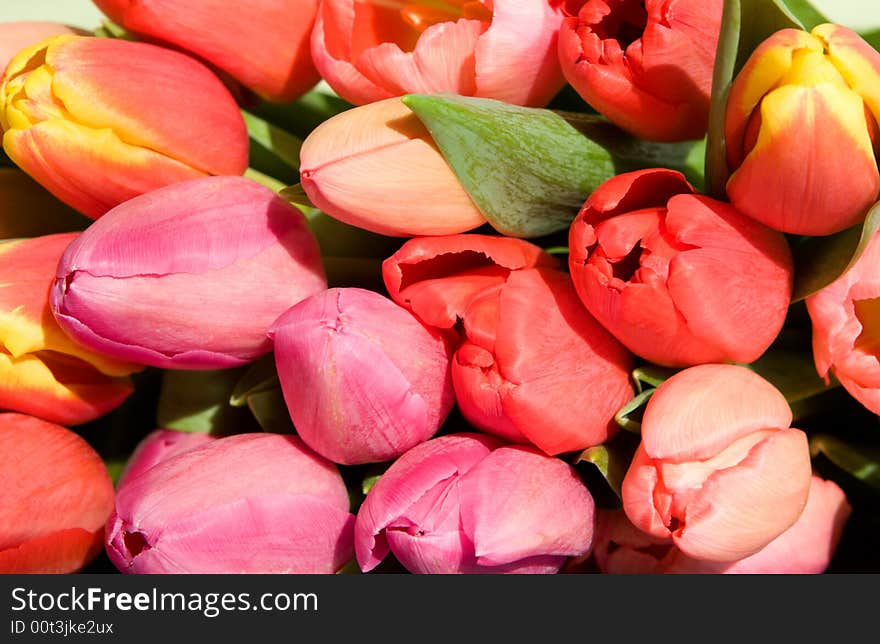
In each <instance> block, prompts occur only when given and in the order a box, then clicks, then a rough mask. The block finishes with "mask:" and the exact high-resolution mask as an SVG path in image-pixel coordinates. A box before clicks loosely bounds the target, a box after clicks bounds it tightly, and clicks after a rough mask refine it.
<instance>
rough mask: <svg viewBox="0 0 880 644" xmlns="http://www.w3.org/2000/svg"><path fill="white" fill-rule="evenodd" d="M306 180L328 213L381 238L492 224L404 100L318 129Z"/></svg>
mask: <svg viewBox="0 0 880 644" xmlns="http://www.w3.org/2000/svg"><path fill="white" fill-rule="evenodd" d="M300 179H301V183H302V187H303V189H304V190H305V192H306V194H307V195H308V197H309V199H310V200H311V201H312V203H313V204H315V206H317V207H318V208H320V209H321V210H322V211H324V212H325V213H327V214H328V215H330V216H331V217H334V218H335V219H338V220H340V221H343V222H345V223H347V224H351V225H352V226H357V227H359V228H365V229H366V230H369V231H372V232H375V233H379V234H382V235H389V236H398V237H413V236H417V235H446V234H453V233H460V232H464V231H466V230H470V229H472V228H476V227H477V226H480V225H482V224H484V223H486V218H485V217H484V216H483V215H482V213H481V212H480V211H479V210H478V209H477V207H476V206H475V205H474V202H473V201H471V198H470V197H469V196H468V194H467V192H465V190H464V188H462V186H461V184H460V183H459V182H458V179H457V178H456V177H455V174H454V173H453V172H452V169H451V168H450V167H449V164H447V163H446V159H444V158H443V155H442V154H441V153H440V150H438V149H437V145H436V144H435V143H434V139H433V138H431V135H430V134H429V133H428V130H427V129H426V128H425V126H424V125H422V122H421V121H420V120H419V118H418V117H417V116H416V115H415V114H413V113H412V112H411V111H410V109H409V108H408V107H406V106H405V105H404V104H403V103H402V102H401V101H400V99H399V98H391V99H388V100H385V101H380V102H378V103H374V104H372V105H365V106H363V107H358V108H355V109H352V110H348V111H346V112H343V113H342V114H338V115H336V116H334V117H333V118H331V119H329V120H327V121H325V122H324V123H322V124H321V125H319V126H318V127H317V128H315V130H313V131H312V132H311V134H309V136H308V137H306V140H305V141H304V142H303V146H302V149H301V150H300ZM390 195H393V199H392V198H389V196H390Z"/></svg>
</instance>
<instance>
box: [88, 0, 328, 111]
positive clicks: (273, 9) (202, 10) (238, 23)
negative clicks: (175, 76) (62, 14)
mask: <svg viewBox="0 0 880 644" xmlns="http://www.w3.org/2000/svg"><path fill="white" fill-rule="evenodd" d="M94 2H95V4H96V5H97V6H98V8H99V9H100V10H101V11H103V12H104V13H105V14H107V15H108V16H109V17H110V19H111V20H113V21H114V22H115V23H117V24H119V25H121V26H122V27H125V29H127V30H128V31H131V32H133V33H136V34H139V35H141V36H145V37H148V38H153V39H156V40H159V41H161V42H163V43H168V44H170V45H173V46H175V47H179V48H181V49H183V50H185V51H188V52H191V53H193V54H195V55H196V56H198V57H199V58H201V59H203V60H206V61H208V62H209V63H211V64H213V65H216V66H217V67H219V68H220V69H222V70H224V71H225V72H227V73H228V74H230V75H231V76H232V77H233V78H235V79H236V80H238V81H239V82H240V83H242V84H243V85H245V86H246V87H248V88H250V89H251V90H252V91H254V92H255V93H257V94H259V95H260V96H262V97H263V98H265V99H266V100H269V101H279V102H286V101H292V100H293V99H295V98H297V97H299V96H300V95H301V94H304V93H305V92H306V91H307V90H308V89H309V88H311V87H312V85H314V84H315V83H317V82H318V71H317V70H316V69H315V66H314V64H313V63H312V55H311V53H310V51H309V37H310V35H311V32H312V27H313V26H314V24H315V13H316V12H317V9H318V0H257V1H256V2H248V3H247V7H243V6H241V5H239V6H236V5H235V4H230V3H229V2H228V1H227V0H199V1H198V2H192V1H191V0H148V1H147V2H143V1H141V2H132V1H131V0H94Z"/></svg>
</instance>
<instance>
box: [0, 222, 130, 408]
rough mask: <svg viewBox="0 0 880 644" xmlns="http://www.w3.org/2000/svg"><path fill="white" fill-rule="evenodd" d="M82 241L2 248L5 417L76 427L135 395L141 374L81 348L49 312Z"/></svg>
mask: <svg viewBox="0 0 880 644" xmlns="http://www.w3.org/2000/svg"><path fill="white" fill-rule="evenodd" d="M76 237H77V234H76V233H67V234H58V235H48V236H45V237H37V238H34V239H23V240H13V241H5V242H2V243H0V284H2V288H0V409H10V410H15V411H20V412H23V413H26V414H31V415H33V416H38V417H40V418H43V419H45V420H48V421H50V422H53V423H63V424H65V425H78V424H80V423H86V422H89V421H91V420H94V419H96V418H98V417H99V416H103V415H104V414H106V413H107V412H109V411H111V410H112V409H115V408H116V407H117V406H119V405H120V404H122V402H123V401H124V400H125V399H126V398H127V397H128V396H129V394H131V392H132V391H133V387H132V383H131V379H130V378H129V377H128V375H129V374H130V373H132V372H133V371H135V370H138V369H139V368H140V367H138V366H136V365H132V364H126V363H122V362H120V361H117V360H113V359H110V358H107V357H105V356H103V355H101V354H100V353H96V352H93V351H90V350H89V349H86V348H85V347H82V346H80V345H79V344H77V343H76V342H74V341H72V340H71V339H70V338H68V337H67V336H66V335H65V334H64V332H63V331H62V330H61V329H60V328H59V326H58V324H57V323H56V322H55V319H54V318H53V317H52V311H51V310H50V308H49V289H50V287H51V285H52V280H53V275H54V274H55V268H56V266H57V265H58V260H59V258H60V257H61V255H62V253H63V252H64V250H65V249H66V248H67V246H68V244H70V243H71V242H72V241H73V240H74V239H76Z"/></svg>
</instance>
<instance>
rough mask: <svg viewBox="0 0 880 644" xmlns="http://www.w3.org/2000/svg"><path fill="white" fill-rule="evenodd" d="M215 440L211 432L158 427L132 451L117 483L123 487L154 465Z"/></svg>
mask: <svg viewBox="0 0 880 644" xmlns="http://www.w3.org/2000/svg"><path fill="white" fill-rule="evenodd" d="M214 440H216V438H215V437H214V436H212V435H210V434H201V433H199V432H179V431H175V430H173V429H157V430H155V431H153V432H151V433H150V434H148V435H147V436H146V437H145V438H144V439H143V440H142V441H141V442H140V443H139V444H138V446H137V447H136V448H135V450H134V452H132V454H131V456H130V457H129V458H128V462H127V463H126V464H125V469H124V470H122V474H120V475H119V480H118V482H117V484H116V485H117V487H122V486H123V485H125V483H126V482H127V481H128V480H129V479H133V478H136V477H137V476H139V475H141V474H143V473H144V472H146V471H147V470H148V469H150V468H151V467H153V466H154V465H158V464H159V463H161V462H162V461H167V460H168V459H169V458H171V457H172V456H176V455H177V454H182V453H183V452H186V451H189V450H191V449H193V448H196V447H200V446H201V445H204V444H205V443H210V442H211V441H214Z"/></svg>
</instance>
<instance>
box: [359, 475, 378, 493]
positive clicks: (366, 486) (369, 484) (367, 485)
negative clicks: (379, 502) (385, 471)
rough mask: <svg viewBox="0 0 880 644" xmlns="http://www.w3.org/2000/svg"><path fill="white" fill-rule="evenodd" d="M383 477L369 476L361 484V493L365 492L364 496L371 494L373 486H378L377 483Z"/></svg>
mask: <svg viewBox="0 0 880 644" xmlns="http://www.w3.org/2000/svg"><path fill="white" fill-rule="evenodd" d="M381 477H382V475H381V474H374V475H373V476H367V477H365V478H364V480H363V482H362V483H361V492H363V494H364V496H366V495H367V494H369V493H370V490H372V489H373V486H374V485H376V482H377V481H378V480H379V479H380V478H381Z"/></svg>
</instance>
